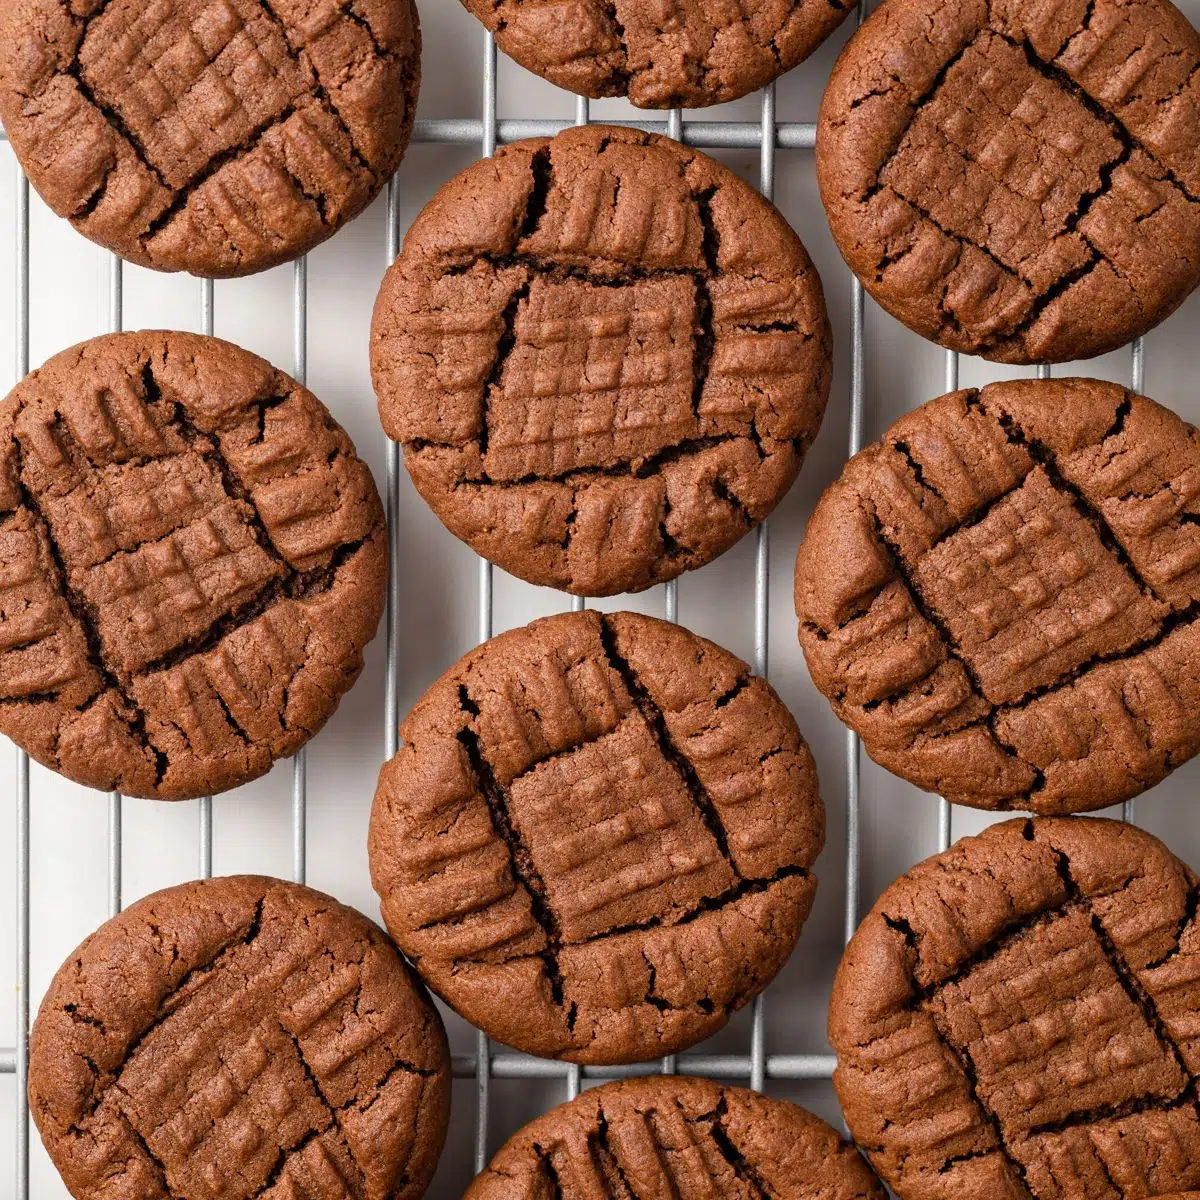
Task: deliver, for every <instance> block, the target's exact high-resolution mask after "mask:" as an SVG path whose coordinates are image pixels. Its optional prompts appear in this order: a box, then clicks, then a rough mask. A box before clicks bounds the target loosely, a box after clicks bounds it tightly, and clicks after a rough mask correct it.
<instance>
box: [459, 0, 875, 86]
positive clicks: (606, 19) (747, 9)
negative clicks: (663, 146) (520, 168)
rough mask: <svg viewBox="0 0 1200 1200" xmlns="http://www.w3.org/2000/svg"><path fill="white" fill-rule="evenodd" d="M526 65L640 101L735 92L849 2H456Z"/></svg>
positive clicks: (806, 49) (553, 78)
mask: <svg viewBox="0 0 1200 1200" xmlns="http://www.w3.org/2000/svg"><path fill="white" fill-rule="evenodd" d="M463 4H464V5H465V6H466V7H467V9H468V11H470V12H472V13H474V15H475V16H476V17H478V18H479V20H480V21H482V22H483V23H484V24H485V25H486V26H487V27H488V29H490V30H491V31H492V32H493V33H494V34H495V35H496V41H497V43H498V44H499V46H500V48H501V49H502V50H503V51H504V52H505V53H506V54H508V55H511V56H512V57H513V58H515V59H516V60H517V62H519V63H520V64H521V65H522V66H523V67H525V68H526V69H527V70H530V71H532V72H534V74H535V75H541V76H542V77H543V78H544V79H548V80H550V82H551V83H556V84H558V86H559V87H564V88H567V89H568V90H570V91H572V92H577V93H578V94H579V95H581V96H592V97H597V98H598V97H601V96H627V97H628V98H629V99H630V100H631V101H632V102H633V103H634V104H636V105H637V106H638V107H639V108H671V107H673V106H683V107H685V108H703V107H705V106H706V105H709V104H721V103H723V102H724V101H726V100H736V99H737V98H738V97H739V96H744V95H746V93H747V92H752V91H754V90H755V88H760V87H763V86H764V85H766V84H768V83H770V82H771V80H773V79H778V78H779V76H780V75H782V74H784V73H785V72H787V71H790V70H791V69H792V68H793V67H794V66H796V64H797V63H800V62H802V61H803V60H804V59H806V58H807V57H808V56H809V55H810V54H811V53H812V52H813V51H814V50H815V49H816V48H817V47H818V46H819V45H820V44H821V43H822V42H823V41H824V40H825V39H826V38H827V37H828V36H829V34H830V33H832V32H833V30H834V29H836V28H837V26H838V25H840V24H841V23H842V21H843V20H844V19H845V16H846V14H847V13H848V12H850V11H851V10H852V9H853V8H854V3H853V0H739V3H737V4H714V3H712V2H711V0H683V2H682V3H678V4H674V5H672V6H671V9H672V11H671V15H670V19H669V21H668V20H667V19H666V18H664V16H663V9H662V6H661V5H659V6H657V7H655V6H653V5H649V6H648V5H646V4H645V3H642V2H641V0H617V2H616V3H613V0H542V2H541V3H532V4H531V3H527V2H526V0H463Z"/></svg>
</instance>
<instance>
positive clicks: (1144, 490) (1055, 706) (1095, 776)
mask: <svg viewBox="0 0 1200 1200" xmlns="http://www.w3.org/2000/svg"><path fill="white" fill-rule="evenodd" d="M1198 611H1200V435H1198V434H1197V432H1196V430H1195V429H1194V428H1193V427H1192V426H1190V425H1188V424H1185V423H1184V422H1183V421H1182V420H1180V419H1179V417H1177V416H1176V415H1175V414H1174V413H1172V412H1170V411H1168V410H1167V409H1165V408H1163V407H1162V406H1161V405H1158V404H1156V403H1154V401H1152V400H1147V399H1146V398H1144V397H1141V396H1134V395H1131V394H1130V393H1128V392H1126V391H1125V390H1124V389H1123V388H1120V387H1117V386H1115V385H1114V384H1109V383H1101V382H1098V381H1095V380H1086V379H1063V380H1052V381H1042V380H1024V381H1020V382H1011V383H997V384H992V385H990V386H988V387H985V388H984V389H983V390H982V391H978V392H977V391H964V392H955V393H953V394H952V395H948V396H943V397H941V398H940V399H938V400H934V401H932V402H930V403H929V404H926V405H924V406H923V407H921V408H919V409H917V410H915V411H914V412H911V413H909V414H908V415H907V416H905V417H903V418H901V420H899V421H898V422H897V423H896V424H895V425H893V426H892V428H891V429H890V430H888V432H887V433H886V434H885V435H884V437H883V438H882V439H881V440H880V441H879V442H876V443H875V444H873V445H871V446H869V447H867V449H866V450H864V451H863V452H862V453H861V454H859V455H857V456H856V457H855V458H853V459H851V461H850V462H849V463H848V464H847V465H846V468H845V470H844V471H843V473H842V477H841V479H840V480H838V482H837V483H835V484H834V485H833V486H832V487H831V488H829V489H828V490H827V491H826V493H825V495H824V496H822V498H821V501H820V503H819V504H818V505H817V508H816V511H815V512H814V513H813V517H812V520H811V521H810V522H809V527H808V532H807V535H806V537H805V540H804V544H803V545H802V546H801V548H800V553H799V556H798V558H797V561H796V612H797V614H798V615H799V618H800V643H801V645H802V646H803V647H804V654H805V658H806V659H807V661H808V666H809V670H810V671H811V673H812V677H813V681H814V682H815V683H816V685H817V687H818V688H820V690H821V691H822V692H824V694H825V695H826V697H828V698H829V700H830V703H831V704H832V705H833V708H834V711H835V712H836V713H837V715H838V716H839V717H840V718H841V719H842V720H843V721H844V722H846V724H847V725H849V726H850V727H851V728H852V729H854V730H856V731H857V732H858V733H860V734H861V735H862V738H863V743H864V745H865V746H866V748H867V750H868V752H869V753H870V754H871V756H872V757H873V758H874V759H875V760H876V761H877V762H879V763H880V764H881V765H883V766H885V767H887V768H888V769H889V770H891V771H894V772H896V773H897V774H898V775H902V776H903V777H904V778H906V779H909V780H911V781H912V782H913V783H915V784H916V785H917V786H918V787H922V788H925V789H927V790H928V791H934V792H939V793H941V794H942V795H944V796H946V797H947V799H949V800H951V801H953V802H954V803H957V804H970V805H974V806H975V807H978V808H991V809H1006V808H1019V809H1031V810H1033V811H1034V812H1037V813H1044V814H1061V813H1071V812H1084V811H1089V810H1094V809H1100V808H1104V807H1106V806H1108V805H1110V804H1116V803H1118V802H1120V801H1122V800H1126V799H1129V798H1130V797H1132V796H1135V795H1137V794H1138V793H1139V792H1142V791H1144V790H1145V789H1146V788H1149V787H1151V786H1153V785H1154V784H1155V783H1157V782H1158V781H1159V780H1161V779H1162V778H1163V777H1164V776H1166V775H1167V774H1168V773H1169V772H1170V771H1172V770H1173V769H1174V768H1175V767H1177V766H1179V764H1180V763H1182V762H1185V761H1186V760H1187V759H1189V758H1191V757H1192V756H1193V755H1194V754H1195V753H1196V752H1197V750H1200V622H1198V621H1197V614H1198Z"/></svg>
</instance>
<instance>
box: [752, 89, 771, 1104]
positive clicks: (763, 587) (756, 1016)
mask: <svg viewBox="0 0 1200 1200" xmlns="http://www.w3.org/2000/svg"><path fill="white" fill-rule="evenodd" d="M758 187H759V191H761V192H762V194H763V195H764V196H765V197H766V198H767V199H768V200H774V198H775V84H774V83H769V84H768V85H767V86H766V87H765V88H763V92H762V145H761V146H760V148H759V160H758ZM770 601H771V532H770V527H769V525H768V523H767V522H766V521H763V523H762V524H761V525H759V527H758V529H757V531H756V532H755V535H754V673H755V674H756V675H759V676H761V677H762V678H763V679H765V678H766V677H767V672H768V670H769V667H770V637H771V608H770ZM766 1082H767V1033H766V995H765V993H762V992H760V993H759V994H758V995H757V996H755V997H754V1005H753V1007H752V1009H751V1020H750V1086H751V1087H752V1088H753V1089H754V1090H755V1091H756V1092H761V1091H762V1090H763V1088H764V1087H765V1086H766Z"/></svg>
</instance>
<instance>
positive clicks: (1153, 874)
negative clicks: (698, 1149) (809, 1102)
mask: <svg viewBox="0 0 1200 1200" xmlns="http://www.w3.org/2000/svg"><path fill="white" fill-rule="evenodd" d="M1198 895H1200V880H1198V879H1197V877H1196V876H1195V875H1194V874H1193V873H1192V871H1190V870H1189V869H1188V868H1187V867H1186V866H1184V864H1183V863H1181V862H1180V861H1179V860H1178V859H1177V858H1175V857H1174V856H1173V855H1172V854H1171V852H1170V851H1169V850H1168V849H1167V848H1166V847H1165V846H1164V845H1163V844H1162V843H1161V842H1160V841H1158V840H1157V839H1156V838H1153V837H1151V836H1150V835H1149V834H1148V833H1144V832H1143V831H1141V830H1140V829H1136V828H1134V827H1132V826H1129V825H1124V824H1122V823H1121V822H1118V821H1103V820H1097V819H1095V818H1075V819H1072V818H1060V819H1054V818H1037V819H1034V820H1024V821H1022V820H1014V821H1007V822H1005V823H1004V824H1002V825H995V826H992V827H991V828H990V829H988V830H987V831H986V832H984V833H983V834H981V835H980V836H979V837H974V838H965V839H963V840H962V841H960V842H958V843H957V844H956V845H954V846H952V847H951V848H950V849H949V850H947V851H946V852H945V853H944V854H939V855H937V856H936V857H934V858H930V859H927V860H926V861H925V862H923V863H921V864H919V865H918V866H916V867H914V868H913V869H912V870H911V871H909V872H908V874H907V875H904V876H902V877H901V878H900V879H898V880H897V881H896V882H895V883H893V884H892V885H891V886H890V887H889V888H888V889H887V891H885V892H884V893H883V895H882V896H881V897H880V898H879V902H878V903H877V904H876V905H875V907H874V908H873V909H872V910H871V912H870V914H869V915H868V916H867V918H866V920H864V921H863V923H862V925H861V926H860V927H859V930H858V932H857V933H856V934H855V936H854V938H853V940H852V941H851V942H850V945H849V947H848V948H847V950H846V954H845V957H844V958H843V959H842V963H841V966H840V967H839V969H838V973H837V978H836V980H835V982H834V987H833V998H832V1001H831V1006H830V1012H829V1036H830V1040H831V1042H832V1043H833V1046H834V1049H835V1050H836V1051H837V1055H838V1066H837V1071H836V1072H835V1074H834V1085H835V1087H836V1088H837V1093H838V1096H839V1098H840V1099H841V1102H842V1110H843V1112H844V1113H845V1117H846V1123H847V1125H848V1126H849V1128H850V1130H851V1132H852V1133H853V1135H854V1136H855V1137H856V1138H857V1140H858V1143H859V1145H860V1146H861V1147H862V1148H863V1150H864V1151H865V1152H866V1153H867V1155H868V1156H869V1157H870V1158H871V1161H872V1162H873V1164H874V1166H875V1169H876V1170H877V1171H879V1173H880V1175H881V1176H882V1177H883V1179H884V1180H885V1181H886V1182H887V1183H888V1184H890V1185H891V1187H892V1188H893V1189H894V1191H895V1192H896V1193H897V1194H898V1195H900V1196H903V1197H904V1200H948V1198H951V1197H954V1198H958V1200H1030V1198H1031V1197H1032V1198H1033V1200H1085V1198H1087V1200H1090V1198H1096V1200H1099V1198H1101V1197H1104V1198H1108V1197H1117V1196H1167V1195H1174V1194H1176V1193H1178V1192H1185V1191H1187V1190H1189V1189H1196V1188H1200V1112H1198V1110H1197V1107H1196V1101H1195V1093H1196V1080H1197V1077H1198V1075H1200V1039H1198V1038H1197V1030H1200V1022H1197V1019H1196V1018H1197V1013H1198V1012H1200V991H1198V990H1197V988H1196V984H1195V980H1196V979H1197V978H1198V977H1200V926H1198V925H1197V921H1196V900H1197V896H1198Z"/></svg>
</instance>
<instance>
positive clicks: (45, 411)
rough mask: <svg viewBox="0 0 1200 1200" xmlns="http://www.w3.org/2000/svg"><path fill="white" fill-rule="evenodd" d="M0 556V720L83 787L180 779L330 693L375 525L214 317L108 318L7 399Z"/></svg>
mask: <svg viewBox="0 0 1200 1200" xmlns="http://www.w3.org/2000/svg"><path fill="white" fill-rule="evenodd" d="M0 565H2V567H3V574H2V576H0V731H3V732H4V733H6V734H7V735H8V736H9V737H11V738H12V739H13V740H14V741H15V742H16V743H17V744H18V745H19V746H21V747H22V748H23V749H25V750H27V751H28V752H29V753H30V754H31V755H33V757H34V758H36V759H37V760H38V761H39V762H41V763H43V764H44V765H46V766H48V767H50V768H51V769H52V770H55V771H59V772H60V773H61V774H63V775H65V776H67V777H68V778H69V779H73V780H75V781H77V782H79V783H82V784H85V785H87V786H88V787H94V788H99V789H100V790H102V791H109V790H113V789H116V790H119V791H121V792H123V793H125V794H126V795H131V796H147V797H152V798H156V799H163V800H179V799H185V798H189V797H193V796H201V795H208V794H211V793H213V792H219V791H224V790H226V789H228V788H231V787H235V786H237V785H238V784H241V783H245V782H247V781H248V780H251V779H254V778H256V777H257V776H259V775H262V774H264V773H265V772H266V771H267V770H268V769H269V768H270V766H271V764H272V763H273V762H274V761H275V760H276V759H278V758H282V757H285V756H287V755H290V754H293V753H295V752H296V750H298V749H299V748H300V747H301V746H302V745H304V743H305V742H307V741H308V739H309V738H310V737H312V736H313V735H314V734H315V733H316V732H317V731H318V730H319V729H320V728H321V726H322V725H323V724H324V723H325V721H326V720H327V719H328V718H329V716H330V715H331V714H332V713H333V711H334V710H335V709H336V708H337V705H338V701H339V700H340V699H341V697H342V695H343V694H344V693H345V692H346V691H347V690H348V689H349V688H350V687H351V686H352V685H353V683H354V681H355V680H356V679H357V678H358V674H359V672H360V671H361V670H362V666H363V649H364V647H365V646H366V645H367V643H368V642H369V641H370V640H371V638H373V637H374V636H375V630H376V628H377V626H378V624H379V618H380V616H381V615H382V612H383V604H384V594H385V591H386V584H387V536H386V527H385V524H384V518H383V508H382V505H381V504H380V501H379V494H378V492H377V491H376V490H375V483H374V481H373V479H372V478H371V473H370V471H369V469H368V468H367V466H366V464H365V463H363V462H362V461H361V460H360V459H359V458H358V456H357V454H356V453H355V451H354V446H353V445H352V444H351V442H350V439H349V438H348V437H347V436H346V434H345V432H344V431H343V430H342V429H341V427H340V426H338V425H337V423H336V422H335V421H334V420H333V418H332V417H331V416H330V415H329V413H328V412H327V411H326V409H325V408H324V406H323V405H322V404H321V403H320V401H319V400H317V398H316V397H315V396H313V394H312V393H311V392H309V391H308V390H307V389H306V388H303V387H301V386H300V385H299V384H297V383H296V382H295V381H294V380H292V379H290V378H289V377H288V376H286V375H284V374H283V373H282V372H281V371H277V370H275V368H274V367H272V366H271V365H270V364H269V363H267V362H265V361H264V360H263V359H261V358H258V357H257V356H256V355H253V354H250V353H248V352H247V351H245V350H242V349H239V348H238V347H237V346H234V345H231V344H230V343H228V342H223V341H220V340H218V339H216V338H205V337H199V336H197V335H194V334H186V333H123V334H112V335H109V336H107V337H101V338H96V339H95V340H93V341H90V342H84V343H83V344H82V345H79V346H76V347H74V348H72V349H70V350H66V351H64V352H63V353H61V354H59V355H57V356H56V357H54V358H52V359H51V360H50V361H49V362H48V363H46V365H45V366H43V367H42V368H41V369H39V370H37V371H35V372H33V374H32V375H30V376H28V377H27V378H26V379H25V380H24V381H23V382H22V383H20V384H19V385H18V386H17V387H16V388H15V389H14V390H13V391H12V392H11V393H10V394H9V396H8V397H7V399H5V400H4V401H3V402H2V403H0Z"/></svg>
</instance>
